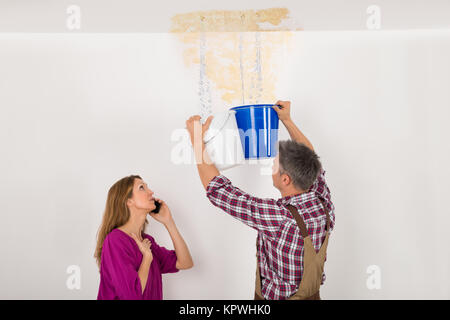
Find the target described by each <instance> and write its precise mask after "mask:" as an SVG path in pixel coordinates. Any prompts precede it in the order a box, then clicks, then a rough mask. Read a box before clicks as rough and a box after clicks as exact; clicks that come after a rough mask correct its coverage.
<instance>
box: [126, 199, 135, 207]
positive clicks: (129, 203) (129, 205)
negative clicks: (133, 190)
mask: <svg viewBox="0 0 450 320" xmlns="http://www.w3.org/2000/svg"><path fill="white" fill-rule="evenodd" d="M133 204H134V201H133V200H132V199H130V198H128V199H127V203H126V205H127V207H131V206H132V205H133Z"/></svg>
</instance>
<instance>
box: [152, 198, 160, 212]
mask: <svg viewBox="0 0 450 320" xmlns="http://www.w3.org/2000/svg"><path fill="white" fill-rule="evenodd" d="M155 206H156V208H155V209H154V210H153V211H151V212H153V213H158V212H159V209H161V202H159V201H156V200H155Z"/></svg>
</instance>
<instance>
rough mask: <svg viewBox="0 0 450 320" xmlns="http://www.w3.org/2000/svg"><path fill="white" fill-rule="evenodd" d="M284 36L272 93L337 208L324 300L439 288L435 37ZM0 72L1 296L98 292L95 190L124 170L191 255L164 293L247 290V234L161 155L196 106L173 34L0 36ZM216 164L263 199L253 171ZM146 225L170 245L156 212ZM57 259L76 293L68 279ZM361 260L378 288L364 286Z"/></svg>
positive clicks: (428, 292)
mask: <svg viewBox="0 0 450 320" xmlns="http://www.w3.org/2000/svg"><path fill="white" fill-rule="evenodd" d="M292 41H293V50H292V51H290V52H286V53H285V58H284V59H283V64H281V65H280V69H279V70H278V72H279V75H280V76H279V82H278V83H277V84H276V86H277V95H278V96H279V97H280V99H290V100H291V101H292V102H293V108H294V111H293V116H294V118H295V120H296V122H297V123H298V124H299V125H300V127H301V128H302V130H303V131H304V133H305V134H306V135H307V136H308V137H309V138H310V140H311V141H312V142H313V144H314V145H315V147H316V149H317V152H318V153H319V155H320V156H321V158H322V162H323V165H324V167H325V169H326V171H327V179H328V184H329V187H330V189H331V192H332V199H333V200H334V203H335V206H336V228H335V231H334V232H333V234H332V237H331V240H330V241H331V242H330V246H329V251H328V252H329V253H328V260H327V264H326V267H325V268H326V272H327V282H326V284H325V286H324V287H323V288H322V292H323V294H322V296H323V298H325V299H341V298H343V299H350V298H355V299H383V298H384V299H394V298H401V299H403V298H405V299H417V298H437V299H449V298H450V292H449V287H450V286H449V284H450V279H449V276H448V272H447V271H448V270H449V267H450V264H449V262H450V261H449V251H448V248H447V243H448V239H447V237H446V236H445V231H446V230H445V228H446V226H447V225H448V223H449V222H450V218H449V216H448V209H447V206H446V199H447V197H446V194H447V193H448V191H449V187H448V184H447V181H448V179H449V178H450V170H449V168H448V166H447V165H446V164H447V163H448V162H449V160H450V150H449V147H448V143H447V141H446V140H447V137H448V136H449V133H450V129H449V126H448V125H447V119H449V114H450V111H449V105H450V91H449V90H448V87H449V84H450V62H449V60H448V56H449V55H450V32H449V31H409V32H406V31H405V32H386V31H381V32H364V31H362V32H299V33H295V35H294V38H293V40H292ZM0 70H1V72H0V145H1V149H2V156H1V158H0V176H1V181H2V182H1V184H0V187H1V192H0V208H2V209H1V217H2V219H1V222H2V223H1V228H2V232H1V233H0V256H1V265H0V284H1V285H0V298H2V299H19V298H21V299H37V298H43V299H50V298H57V299H95V298H96V296H97V290H98V284H99V274H98V272H97V269H96V265H95V260H94V258H93V251H94V248H95V236H96V232H97V229H98V226H99V224H100V221H101V216H102V213H103V209H104V205H105V200H106V194H107V191H108V189H109V187H110V186H111V185H112V184H113V183H114V182H115V181H117V180H118V179H120V178H122V177H123V176H125V175H128V174H135V173H136V174H140V175H141V176H142V177H143V178H144V180H146V182H147V183H148V184H149V186H150V187H151V188H153V189H154V190H155V191H156V192H157V195H158V196H159V197H161V198H163V199H165V200H166V201H167V203H168V204H169V206H170V208H171V210H172V213H173V216H174V218H175V220H176V222H177V225H178V227H179V229H180V231H181V232H182V234H183V235H184V237H185V239H186V241H187V243H188V245H189V247H190V249H191V252H192V255H193V257H194V260H195V268H193V269H191V270H188V271H184V272H180V273H178V274H173V275H167V276H165V277H164V286H165V287H164V295H165V298H166V299H251V298H252V296H253V291H252V290H253V284H254V271H255V270H254V268H255V248H254V243H255V236H256V233H255V232H254V231H253V230H252V229H250V228H247V227H246V226H245V225H243V224H240V223H239V222H237V221H235V220H233V219H232V218H231V217H228V216H226V214H224V213H222V212H221V211H220V210H218V209H216V208H214V207H212V205H211V204H210V203H209V201H208V200H207V199H206V197H205V194H204V191H203V189H202V186H201V184H200V181H199V179H198V177H197V173H196V169H195V166H194V165H193V164H192V165H175V164H173V163H172V162H171V150H172V149H173V147H174V146H175V144H176V143H175V142H173V141H171V140H170V137H171V134H172V132H173V131H174V130H176V129H179V128H183V127H184V122H185V120H186V118H187V117H188V116H190V115H192V114H195V113H198V112H199V107H198V95H197V89H198V88H197V76H198V70H195V68H192V69H187V68H186V67H185V66H184V65H183V62H182V55H181V53H180V51H179V48H178V44H177V40H176V39H175V37H174V36H173V35H170V34H167V33H160V34H158V33H154V34H128V35H124V34H108V35H106V34H84V35H82V34H78V35H67V34H66V35H64V34H1V35H0ZM270 102H271V101H268V103H270ZM214 111H221V110H214ZM280 136H281V138H282V139H283V138H286V137H287V134H286V131H285V130H284V129H283V130H282V131H281V133H280ZM225 174H226V175H227V176H228V177H229V178H231V179H232V181H233V182H234V183H235V184H236V185H237V186H239V187H241V188H242V189H244V190H246V191H249V192H251V193H254V194H255V195H258V196H264V197H277V196H278V194H277V192H276V190H275V189H274V188H273V187H272V184H271V177H270V176H264V175H261V174H260V167H258V166H255V165H246V166H243V167H238V168H234V169H230V170H229V171H226V172H225ZM149 220H151V218H149ZM147 231H148V233H150V234H152V235H154V236H155V238H156V239H157V240H158V242H159V243H160V244H163V245H166V246H168V247H170V246H171V243H170V238H169V236H168V235H167V233H166V231H165V229H164V228H163V227H162V226H161V225H159V224H158V223H157V222H156V221H150V227H149V228H148V230H147ZM70 265H78V266H80V268H81V290H69V289H68V288H67V287H66V280H67V278H68V276H69V275H68V274H67V273H66V268H67V267H68V266H70ZM370 265H378V266H379V267H380V269H381V289H380V290H369V289H368V288H367V286H366V280H367V278H368V276H369V275H368V274H367V273H366V269H367V267H368V266H370Z"/></svg>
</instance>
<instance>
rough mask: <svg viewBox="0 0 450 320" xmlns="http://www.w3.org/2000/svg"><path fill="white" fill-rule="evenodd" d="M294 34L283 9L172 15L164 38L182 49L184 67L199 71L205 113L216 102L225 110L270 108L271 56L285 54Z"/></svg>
mask: <svg viewBox="0 0 450 320" xmlns="http://www.w3.org/2000/svg"><path fill="white" fill-rule="evenodd" d="M297 30H301V29H300V28H298V27H295V21H294V20H292V19H291V18H290V17H289V10H288V9H287V8H270V9H262V10H227V11H224V10H211V11H196V12H189V13H182V14H177V15H175V16H173V17H172V27H171V29H170V32H172V33H174V34H175V36H176V37H177V38H178V39H179V40H180V41H181V43H182V44H183V59H184V63H185V65H186V66H187V67H199V70H200V72H199V74H200V79H199V95H200V100H201V104H202V109H205V110H206V109H210V108H211V104H215V103H218V102H219V101H218V100H221V101H220V102H221V103H222V104H226V105H231V106H235V105H242V104H256V103H273V102H275V101H276V99H277V98H276V96H275V84H276V81H277V71H278V67H279V66H278V61H279V58H277V57H276V56H277V54H280V52H282V51H283V50H289V49H290V40H291V38H292V34H293V31H297ZM205 110H203V111H205ZM208 112H209V110H206V111H205V113H208Z"/></svg>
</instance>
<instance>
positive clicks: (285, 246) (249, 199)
mask: <svg viewBox="0 0 450 320" xmlns="http://www.w3.org/2000/svg"><path fill="white" fill-rule="evenodd" d="M206 194H207V197H208V199H209V200H210V201H211V203H212V204H213V205H215V206H216V207H219V208H221V209H223V210H224V211H225V212H227V213H228V214H230V215H231V216H233V217H235V218H236V219H238V220H239V221H241V222H243V223H245V224H246V225H248V226H250V227H252V228H254V229H256V230H257V231H258V237H257V246H256V253H257V256H258V261H259V270H260V274H261V282H262V283H261V293H262V295H263V296H264V298H265V299H269V300H283V299H287V298H289V297H290V296H291V295H293V294H294V293H295V292H297V290H298V286H299V284H300V280H301V279H302V275H303V248H304V247H303V237H302V236H301V235H300V229H299V228H298V226H297V222H296V221H295V219H294V218H293V217H292V215H291V213H290V212H289V210H288V209H287V208H286V207H285V206H286V205H288V204H291V205H293V206H295V207H296V208H297V210H298V213H299V214H300V215H301V216H302V218H303V220H304V221H305V224H306V227H307V229H308V234H309V235H310V237H311V241H312V243H313V245H314V247H315V249H316V251H318V250H319V249H320V247H321V245H322V242H323V241H324V240H325V227H326V215H325V211H324V209H323V208H322V205H321V202H320V200H319V198H320V199H322V200H323V201H324V203H325V204H326V206H327V207H328V209H329V210H330V212H329V214H330V229H331V230H332V229H333V228H334V221H335V217H334V205H333V203H332V202H331V195H330V190H329V189H328V186H327V184H326V182H325V171H324V170H323V169H322V170H321V173H320V175H319V177H318V178H317V180H316V181H315V182H314V184H313V185H312V186H311V188H310V189H309V190H308V192H305V193H302V194H297V195H294V196H287V197H284V198H280V199H278V200H275V199H262V198H256V197H253V196H251V195H249V194H247V193H245V192H244V191H242V190H241V189H239V188H237V187H235V186H233V185H232V184H231V181H230V180H228V179H227V178H226V177H225V176H223V175H218V176H216V177H214V179H212V180H211V181H210V183H209V184H208V187H207V189H206ZM331 230H330V231H331ZM324 281H325V274H323V276H322V284H323V282H324Z"/></svg>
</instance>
